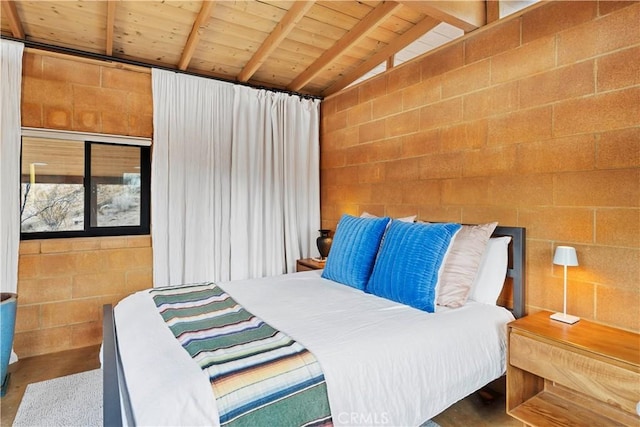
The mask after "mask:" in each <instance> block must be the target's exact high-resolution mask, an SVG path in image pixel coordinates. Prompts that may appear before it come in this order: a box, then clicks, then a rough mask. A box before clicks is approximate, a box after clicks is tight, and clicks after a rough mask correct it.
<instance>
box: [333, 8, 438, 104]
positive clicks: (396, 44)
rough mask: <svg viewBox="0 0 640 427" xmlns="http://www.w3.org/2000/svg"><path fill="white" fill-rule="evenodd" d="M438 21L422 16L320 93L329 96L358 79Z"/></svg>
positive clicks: (430, 28)
mask: <svg viewBox="0 0 640 427" xmlns="http://www.w3.org/2000/svg"><path fill="white" fill-rule="evenodd" d="M439 23H440V21H438V20H437V19H433V18H431V17H429V16H427V17H425V18H423V19H422V21H420V22H418V23H417V24H416V25H414V26H413V27H412V28H411V29H409V30H407V31H406V32H405V33H403V34H402V35H401V36H399V37H396V38H395V39H394V40H393V41H391V43H389V44H388V45H387V46H386V47H385V48H383V49H381V50H379V51H378V52H376V53H375V54H374V55H373V56H371V57H370V58H369V59H368V60H366V61H365V62H363V63H362V64H361V65H359V66H358V67H356V69H354V70H353V71H351V72H349V73H347V74H345V75H344V76H343V77H342V78H341V79H340V80H338V81H337V82H335V83H334V84H333V85H331V86H329V87H328V88H327V89H325V90H324V91H323V92H322V94H323V95H324V96H329V95H332V94H334V93H336V92H338V91H340V90H342V89H344V88H345V87H347V86H349V85H350V84H351V83H353V82H354V81H356V80H358V79H359V78H360V77H361V76H363V75H365V74H366V73H368V72H369V71H371V70H373V69H374V68H375V67H377V66H378V65H379V64H382V63H383V62H385V61H386V59H387V58H389V57H390V56H392V55H395V54H396V53H397V52H399V51H401V50H402V49H404V48H405V47H407V46H408V45H410V44H411V43H413V42H414V41H416V40H417V39H419V38H420V37H422V36H423V35H424V34H426V33H428V32H429V31H431V30H432V29H433V28H435V27H436V26H437V25H438V24H439Z"/></svg>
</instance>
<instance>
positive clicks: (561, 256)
mask: <svg viewBox="0 0 640 427" xmlns="http://www.w3.org/2000/svg"><path fill="white" fill-rule="evenodd" d="M553 263H554V264H556V265H566V266H569V267H575V266H576V265H578V256H577V255H576V249H575V248H573V247H571V246H558V247H557V248H556V253H555V255H554V256H553Z"/></svg>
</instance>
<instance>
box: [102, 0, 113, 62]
mask: <svg viewBox="0 0 640 427" xmlns="http://www.w3.org/2000/svg"><path fill="white" fill-rule="evenodd" d="M115 21H116V0H108V1H107V37H106V39H107V41H106V46H105V49H104V50H105V54H106V55H107V56H112V55H113V31H114V28H113V27H114V24H115Z"/></svg>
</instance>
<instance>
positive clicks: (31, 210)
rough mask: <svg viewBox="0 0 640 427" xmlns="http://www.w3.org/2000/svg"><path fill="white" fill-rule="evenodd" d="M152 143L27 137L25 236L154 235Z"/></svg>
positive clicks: (24, 152)
mask: <svg viewBox="0 0 640 427" xmlns="http://www.w3.org/2000/svg"><path fill="white" fill-rule="evenodd" d="M149 151H150V149H149V147H143V146H133V145H120V144H110V143H103V142H91V141H78V140H73V139H69V140H65V139H49V138H42V137H32V136H23V137H22V173H21V181H20V182H21V203H20V222H21V226H20V230H21V237H22V239H42V238H59V237H86V236H107V235H110V236H113V235H126V234H148V233H149V181H150V154H149Z"/></svg>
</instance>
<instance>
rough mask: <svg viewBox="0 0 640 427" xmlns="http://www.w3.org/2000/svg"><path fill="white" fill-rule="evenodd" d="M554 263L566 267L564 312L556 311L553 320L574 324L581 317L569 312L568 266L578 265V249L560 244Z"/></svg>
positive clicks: (552, 316)
mask: <svg viewBox="0 0 640 427" xmlns="http://www.w3.org/2000/svg"><path fill="white" fill-rule="evenodd" d="M553 263H554V264H555V265H562V266H563V267H564V301H563V305H562V307H563V310H562V313H554V314H552V315H551V318H552V319H553V320H558V321H560V322H564V323H569V324H570V325H573V324H574V323H576V322H577V321H578V320H580V318H579V317H577V316H572V315H570V314H567V267H575V266H577V265H578V256H577V255H576V249H575V248H573V247H571V246H558V247H557V248H556V253H555V255H554V256H553Z"/></svg>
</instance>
